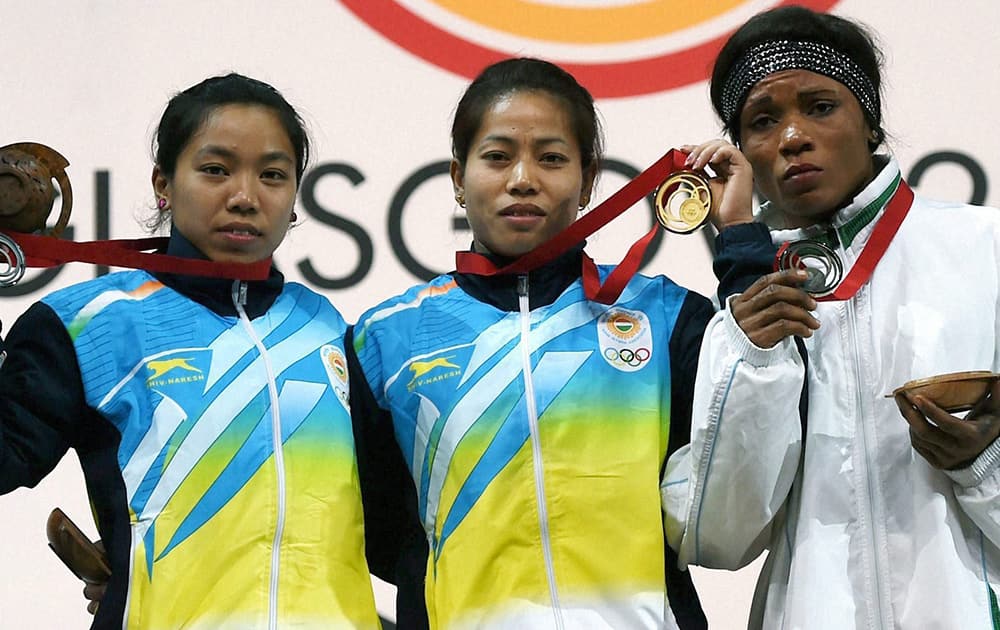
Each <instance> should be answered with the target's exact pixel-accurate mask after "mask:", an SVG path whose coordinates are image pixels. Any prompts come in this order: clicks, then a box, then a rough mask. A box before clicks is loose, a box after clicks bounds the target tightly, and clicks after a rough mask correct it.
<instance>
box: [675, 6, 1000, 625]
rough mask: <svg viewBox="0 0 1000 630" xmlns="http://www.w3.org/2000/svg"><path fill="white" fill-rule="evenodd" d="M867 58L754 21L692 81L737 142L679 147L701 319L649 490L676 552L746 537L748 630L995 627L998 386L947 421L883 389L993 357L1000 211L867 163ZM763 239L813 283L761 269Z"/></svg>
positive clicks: (830, 31)
mask: <svg viewBox="0 0 1000 630" xmlns="http://www.w3.org/2000/svg"><path fill="white" fill-rule="evenodd" d="M880 59H881V54H880V52H879V51H878V49H877V48H876V47H875V45H874V44H873V42H872V38H871V37H870V36H869V35H868V34H867V33H866V31H865V30H864V29H862V28H861V27H859V26H858V25H856V24H855V23H853V22H850V21H848V20H844V19H842V18H838V17H834V16H830V15H823V14H817V13H814V12H812V11H809V10H807V9H802V8H784V9H777V10H773V11H769V12H766V13H763V14H760V15H758V16H756V17H754V18H752V19H751V20H750V21H748V22H747V23H746V24H745V25H743V26H742V27H741V28H740V29H739V30H738V31H737V32H736V33H735V34H734V35H733V36H732V38H731V39H730V40H729V42H728V43H727V44H726V46H725V47H724V48H723V50H722V52H721V53H720V55H719V58H718V59H717V61H716V65H715V70H714V73H713V76H712V100H713V104H714V106H715V108H716V110H717V112H718V113H719V115H720V117H721V118H722V121H723V123H724V124H725V127H726V129H727V131H728V132H729V133H730V136H731V137H732V139H733V140H734V142H735V143H736V144H737V146H738V147H739V149H737V148H736V147H734V146H733V145H731V144H728V143H726V142H724V141H721V140H717V141H712V142H708V143H705V144H703V145H700V146H697V147H688V149H689V151H690V156H689V163H690V164H691V165H692V167H694V168H702V167H704V166H705V165H706V164H711V165H712V166H713V167H714V168H715V170H716V172H717V173H719V175H720V181H719V184H718V185H717V188H719V189H720V190H719V192H723V194H722V200H723V201H722V203H721V205H720V207H719V208H718V209H716V210H715V215H714V219H715V221H716V224H717V226H718V227H719V228H720V229H721V234H720V238H719V247H718V253H717V258H716V271H717V273H719V275H720V300H721V301H722V303H723V309H722V310H721V311H720V312H719V313H718V314H717V315H716V317H715V319H714V320H713V322H712V324H711V325H710V327H709V329H708V331H707V332H706V334H705V342H704V345H703V347H702V354H701V359H700V364H699V373H698V382H697V385H696V392H695V402H694V417H693V419H692V440H691V445H690V449H691V451H690V455H691V461H692V468H691V469H690V471H688V470H687V469H686V468H685V467H684V466H680V465H678V466H676V469H671V470H669V471H668V477H667V479H666V480H665V482H664V485H663V493H664V499H665V501H667V502H668V504H670V503H678V502H679V503H682V504H687V505H688V506H689V509H688V510H687V515H688V516H687V520H686V522H674V523H669V522H668V524H667V526H668V530H669V531H670V532H672V535H673V536H674V537H675V538H680V535H681V533H682V532H683V533H684V536H683V540H682V542H681V545H682V547H681V562H682V564H683V563H691V564H700V565H704V566H712V567H723V568H738V567H741V566H744V565H746V564H748V563H749V562H750V561H752V560H753V559H754V558H756V557H757V556H759V555H760V554H761V553H762V552H763V551H764V550H765V549H766V550H767V551H768V559H767V563H766V565H765V568H764V570H763V573H762V575H761V578H760V582H759V585H758V589H757V594H756V597H755V602H754V607H753V611H752V613H751V622H750V625H751V627H754V628H767V629H768V630H770V629H776V628H809V629H810V630H815V629H831V630H833V629H836V630H843V629H845V628H865V629H888V628H912V629H920V630H926V629H929V628H962V629H973V628H974V629H986V628H992V629H996V628H1000V613H998V607H997V599H996V593H997V592H998V591H997V588H998V586H1000V552H998V548H997V545H998V543H1000V500H998V495H1000V470H998V462H1000V444H998V442H997V440H996V438H997V436H998V434H1000V418H998V415H997V413H996V407H997V405H996V404H994V402H993V399H1000V389H997V388H994V390H993V392H992V397H991V398H989V399H987V400H985V401H983V402H982V403H981V404H980V405H979V407H978V408H977V410H976V411H974V412H973V413H970V414H969V415H968V416H967V417H965V418H964V419H961V418H959V417H955V416H952V415H950V414H948V413H947V412H945V411H943V410H942V409H940V408H938V407H937V406H935V405H934V404H933V403H932V402H931V401H930V400H927V399H926V398H923V397H919V396H897V397H896V399H895V400H894V399H893V398H892V397H886V394H887V393H891V392H893V390H894V389H895V388H897V387H899V386H900V385H902V384H903V383H904V382H907V381H910V380H913V379H917V378H923V377H929V376H933V375H936V374H942V373H947V372H957V371H966V370H991V371H993V372H996V371H1000V304H998V302H1000V211H997V210H996V209H992V208H982V207H973V206H966V205H960V204H942V203H937V202H931V201H927V200H925V199H922V198H920V197H914V196H913V194H912V191H910V189H909V188H908V187H907V185H906V183H905V182H904V181H903V180H902V179H901V177H900V171H899V166H898V165H897V163H896V162H895V160H894V159H892V158H891V157H888V156H885V155H880V154H877V153H876V149H877V148H878V147H879V146H880V145H881V144H882V141H883V140H884V132H883V131H882V126H881V103H880V92H879V85H880ZM751 168H752V176H751ZM754 182H755V183H756V187H757V190H758V191H759V192H760V193H761V194H762V195H763V196H764V197H765V198H766V199H767V203H766V204H764V206H763V208H762V211H761V212H760V213H759V215H758V216H757V217H756V218H754V217H753V216H752V215H751V210H750V206H751V195H752V190H753V186H754ZM803 240H808V241H809V243H808V244H807V245H806V247H807V250H802V249H797V248H799V247H801V241H803ZM785 243H796V244H795V245H793V246H792V251H793V252H795V251H797V252H799V256H800V258H801V257H802V256H804V257H806V258H812V259H813V260H814V261H816V260H818V261H819V262H820V263H822V264H821V265H820V266H823V265H825V267H826V268H827V270H829V271H830V273H828V274H822V273H817V272H813V273H810V274H807V273H804V272H802V271H795V270H794V268H793V269H790V270H785V271H779V272H772V269H773V268H774V261H775V256H776V252H777V250H778V247H779V246H781V245H783V244H785ZM824 251H825V252H826V253H825V254H817V252H824ZM803 252H805V253H804V254H803ZM817 257H818V258H817ZM792 258H793V260H794V258H795V257H794V255H793V256H792ZM792 267H794V265H792ZM837 267H841V268H842V272H843V273H842V274H841V278H840V281H839V282H838V281H837V278H836V277H835V276H836V272H835V269H836V268H837ZM824 281H825V285H824ZM682 456H683V454H680V453H679V454H678V456H675V458H674V460H675V461H678V462H679V461H682V460H683V457H682ZM688 472H690V477H689V479H690V482H689V484H683V483H672V482H676V481H680V480H681V479H683V478H685V477H688ZM675 493H676V494H675ZM668 513H670V510H668Z"/></svg>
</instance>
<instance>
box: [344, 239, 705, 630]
mask: <svg viewBox="0 0 1000 630" xmlns="http://www.w3.org/2000/svg"><path fill="white" fill-rule="evenodd" d="M579 256H580V253H579V252H574V253H571V254H570V255H569V256H568V257H564V259H562V260H560V261H558V262H557V263H555V264H554V265H553V266H551V268H549V269H547V270H542V271H540V272H532V273H531V274H527V275H524V276H520V277H513V276H511V277H501V278H489V279H487V278H479V277H475V276H468V275H463V274H452V275H445V276H440V277H438V278H436V279H434V280H432V281H431V282H430V283H428V284H426V285H423V286H419V287H416V288H413V289H411V290H409V291H407V292H406V293H404V294H402V295H400V296H398V297H396V298H393V299H390V300H387V301H386V302H384V303H382V304H380V305H379V306H377V307H375V308H373V309H371V310H370V311H368V312H367V313H365V314H364V315H363V316H362V318H361V319H360V320H359V322H358V324H357V326H356V327H355V330H354V349H355V351H356V353H357V358H358V361H359V362H360V365H361V367H362V369H363V372H364V375H365V379H366V380H367V384H368V386H369V387H370V388H371V390H372V392H373V394H374V396H375V399H376V401H377V402H378V404H379V406H381V407H382V408H383V409H384V410H387V411H389V412H391V415H392V424H393V428H394V432H395V436H396V439H397V442H398V443H399V445H400V447H401V450H402V452H403V455H404V457H405V458H406V460H407V463H408V465H409V468H410V471H411V474H412V477H413V480H414V483H415V487H416V492H417V502H418V511H419V516H420V519H421V521H422V523H423V525H424V529H425V532H426V536H427V540H428V547H429V549H430V552H429V557H428V560H427V573H426V586H425V593H426V598H427V607H428V614H429V618H430V622H431V626H432V627H438V628H464V627H489V628H498V627H505V628H506V627H509V628H527V627H531V628H549V627H553V628H557V627H558V628H562V627H564V628H582V627H588V628H643V627H677V626H676V625H674V624H675V614H674V612H672V611H671V610H670V604H669V603H668V600H667V592H666V590H667V587H666V582H667V577H666V575H665V573H666V572H667V569H666V567H665V562H666V561H665V555H666V554H667V553H668V550H667V549H666V546H665V542H664V532H663V525H662V522H663V521H662V513H661V508H660V494H659V484H660V477H661V472H662V468H663V464H664V461H665V459H666V457H667V454H668V450H669V451H672V450H673V449H674V448H677V447H678V446H680V445H681V444H683V443H685V442H686V441H687V423H688V422H689V417H690V408H689V406H687V405H689V402H687V403H682V404H681V406H682V407H684V408H682V409H680V410H679V415H680V420H679V421H678V422H677V423H676V425H675V423H674V422H673V420H674V417H673V416H672V413H671V406H672V404H675V401H677V400H678V399H679V400H681V401H690V391H691V390H690V388H691V386H692V383H693V375H694V373H693V371H692V370H693V367H694V362H696V361H697V352H698V345H699V343H700V338H701V331H702V330H703V329H704V325H705V323H706V322H707V321H708V319H709V317H710V316H711V312H712V309H711V306H710V304H709V303H708V301H707V300H705V298H702V297H701V296H697V295H695V294H692V293H689V292H688V291H687V290H685V289H683V288H681V287H679V286H677V285H676V284H674V283H672V282H671V281H670V280H668V279H666V278H664V277H662V276H658V277H644V276H637V277H635V278H634V279H633V280H632V281H631V283H630V284H629V285H628V287H627V288H626V289H625V292H624V293H623V295H622V296H621V298H620V299H619V300H618V301H617V302H616V303H615V304H614V305H611V306H607V305H602V304H598V303H594V302H590V301H588V300H587V299H586V298H585V297H584V294H583V290H582V286H581V283H580V280H579V277H578V276H579V269H580V267H579V262H578V261H579ZM567 259H568V262H567ZM602 271H603V272H606V271H607V269H602ZM553 278H554V279H553ZM533 283H535V284H538V288H537V289H536V288H533V287H534V284H533ZM672 353H676V354H677V355H678V356H676V357H674V356H671V355H672ZM674 370H679V371H681V372H683V373H682V374H674V373H673V371H674ZM354 385H355V386H356V387H357V386H359V384H358V383H355V384H354ZM674 385H677V386H678V387H679V388H680V389H683V390H684V391H683V392H682V394H681V395H680V396H679V398H678V397H673V396H672V394H673V393H675V392H674V391H673V386H674ZM678 425H679V426H678ZM675 432H676V434H675ZM670 555H671V556H672V554H670ZM667 564H670V572H671V573H674V570H673V565H672V563H667ZM682 579H686V574H685V575H684V576H683V578H682ZM401 588H402V586H401ZM682 591H683V592H685V593H687V592H691V593H693V591H690V583H689V582H688V583H687V584H686V585H685V586H682V587H680V589H679V590H678V593H680V592H682ZM671 595H673V594H671ZM671 603H673V601H671ZM675 607H676V606H675ZM681 607H682V608H691V607H693V608H695V609H696V610H697V612H696V613H694V614H695V616H696V617H697V616H700V608H698V605H697V601H696V600H695V601H693V602H691V601H687V602H682V603H681ZM684 614H685V615H687V614H688V611H685V613H684ZM676 616H677V617H681V616H682V615H676ZM681 627H698V626H695V625H683V624H682V625H681Z"/></svg>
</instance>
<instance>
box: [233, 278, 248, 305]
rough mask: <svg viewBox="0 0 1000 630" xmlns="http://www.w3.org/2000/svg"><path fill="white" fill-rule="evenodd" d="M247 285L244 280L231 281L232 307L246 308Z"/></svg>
mask: <svg viewBox="0 0 1000 630" xmlns="http://www.w3.org/2000/svg"><path fill="white" fill-rule="evenodd" d="M246 303H247V283H246V282H245V281H244V280H235V281H233V306H237V307H239V306H246Z"/></svg>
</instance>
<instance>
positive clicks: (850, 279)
mask: <svg viewBox="0 0 1000 630" xmlns="http://www.w3.org/2000/svg"><path fill="white" fill-rule="evenodd" d="M911 205H913V190H912V189H911V188H910V187H909V186H907V184H906V182H905V181H903V180H902V179H900V180H899V186H898V187H897V188H896V192H895V193H893V195H892V198H891V199H889V202H888V203H887V204H886V206H885V212H883V213H882V217H881V218H880V219H879V220H878V223H877V224H876V225H875V229H874V230H872V234H871V236H870V237H869V238H868V242H867V243H866V244H865V247H864V249H863V250H861V254H860V255H859V256H858V258H857V260H855V261H854V266H853V267H851V271H850V272H848V274H847V277H846V278H844V279H843V280H842V281H841V282H840V283H839V284H837V285H835V286H836V288H834V289H833V290H832V291H830V292H829V293H827V291H828V290H829V288H822V289H820V290H819V291H816V292H813V291H810V290H809V289H808V288H806V286H805V285H803V289H805V290H806V292H807V293H810V294H811V295H813V297H814V298H815V299H816V301H817V302H831V301H843V300H849V299H851V298H852V297H854V295H855V294H856V293H857V292H858V290H859V289H861V287H862V286H864V284H865V283H866V282H868V279H869V278H871V276H872V273H874V272H875V267H876V266H878V263H879V261H880V260H881V259H882V255H883V254H885V251H886V250H887V249H889V243H891V242H892V239H893V237H894V236H896V232H897V231H898V230H899V226H900V225H902V223H903V219H905V218H906V214H907V213H908V212H909V211H910V206H911ZM810 245H812V246H817V247H818V248H820V249H821V250H822V249H827V248H826V247H825V246H823V245H821V244H819V243H816V242H815V241H808V240H806V241H791V242H788V243H784V244H783V245H782V246H781V247H780V248H779V249H778V253H777V255H776V256H775V259H774V270H775V271H782V270H785V269H802V270H804V271H806V272H807V273H810V277H812V275H813V274H816V273H818V272H817V271H816V269H815V267H812V268H811V267H808V266H807V265H806V264H805V262H804V260H803V258H805V256H802V255H800V254H799V253H797V252H796V249H797V248H799V247H802V246H805V247H809V246H810ZM827 255H833V256H834V257H835V261H833V262H835V266H838V267H839V264H840V261H839V259H836V252H833V251H830V252H829V254H827ZM816 258H818V259H822V258H823V256H822V255H818V256H816ZM837 274H838V276H839V271H838V272H837ZM808 283H809V280H807V281H806V284H808Z"/></svg>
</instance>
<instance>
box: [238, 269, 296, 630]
mask: <svg viewBox="0 0 1000 630" xmlns="http://www.w3.org/2000/svg"><path fill="white" fill-rule="evenodd" d="M246 303H247V283H246V282H243V281H241V280H237V281H235V282H234V283H233V306H235V307H236V312H237V313H238V314H239V318H240V321H241V322H242V323H243V329H244V330H245V331H246V333H247V335H249V336H250V339H251V340H252V341H253V343H254V345H255V346H256V347H257V352H259V353H260V358H261V361H262V362H263V364H264V369H266V370H267V393H268V397H269V398H270V399H271V443H272V447H273V449H274V468H275V472H276V473H277V478H278V518H277V523H276V524H275V528H274V539H273V540H272V542H271V579H270V585H269V588H268V601H267V613H268V615H267V627H268V628H269V630H277V628H278V580H279V577H280V574H281V539H282V537H283V535H284V532H285V457H284V451H283V447H282V443H281V409H280V408H279V407H278V384H277V379H276V378H275V375H274V369H273V368H272V367H271V360H270V358H269V357H268V354H267V350H266V349H265V348H264V344H263V342H262V341H261V340H260V338H259V337H258V336H257V333H255V332H254V329H253V325H252V324H251V323H250V318H249V317H247V313H246V310H245V309H244V308H243V306H244V305H245V304H246Z"/></svg>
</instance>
